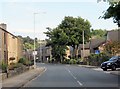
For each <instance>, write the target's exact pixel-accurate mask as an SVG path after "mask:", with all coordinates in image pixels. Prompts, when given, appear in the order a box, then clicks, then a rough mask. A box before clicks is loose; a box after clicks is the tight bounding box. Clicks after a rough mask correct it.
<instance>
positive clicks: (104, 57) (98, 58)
mask: <svg viewBox="0 0 120 89" xmlns="http://www.w3.org/2000/svg"><path fill="white" fill-rule="evenodd" d="M110 57H111V56H109V55H108V54H106V53H100V54H91V55H90V56H88V59H86V61H87V62H88V64H89V65H93V66H100V64H101V63H102V62H104V61H108V59H109V58H110Z"/></svg>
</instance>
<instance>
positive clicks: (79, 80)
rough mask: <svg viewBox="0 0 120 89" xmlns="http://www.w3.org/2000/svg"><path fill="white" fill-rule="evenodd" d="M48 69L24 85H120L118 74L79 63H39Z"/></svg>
mask: <svg viewBox="0 0 120 89" xmlns="http://www.w3.org/2000/svg"><path fill="white" fill-rule="evenodd" d="M37 65H38V66H42V67H43V66H44V67H46V68H47V70H46V71H45V72H44V73H43V74H41V75H39V76H38V77H36V78H35V79H33V80H32V81H30V82H28V83H27V84H26V85H25V86H24V87H118V76H116V75H112V74H109V73H105V72H103V71H96V70H93V69H91V68H84V67H80V66H77V65H65V64H64V65H62V64H37Z"/></svg>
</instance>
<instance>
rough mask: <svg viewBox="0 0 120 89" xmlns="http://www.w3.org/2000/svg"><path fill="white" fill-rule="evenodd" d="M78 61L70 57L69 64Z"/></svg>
mask: <svg viewBox="0 0 120 89" xmlns="http://www.w3.org/2000/svg"><path fill="white" fill-rule="evenodd" d="M76 63H77V61H76V60H75V59H70V61H69V64H76Z"/></svg>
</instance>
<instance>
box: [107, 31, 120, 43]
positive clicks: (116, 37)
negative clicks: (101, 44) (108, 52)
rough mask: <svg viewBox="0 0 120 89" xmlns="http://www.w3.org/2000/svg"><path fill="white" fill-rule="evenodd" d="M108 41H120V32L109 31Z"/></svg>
mask: <svg viewBox="0 0 120 89" xmlns="http://www.w3.org/2000/svg"><path fill="white" fill-rule="evenodd" d="M107 40H108V41H120V30H112V31H108V34H107Z"/></svg>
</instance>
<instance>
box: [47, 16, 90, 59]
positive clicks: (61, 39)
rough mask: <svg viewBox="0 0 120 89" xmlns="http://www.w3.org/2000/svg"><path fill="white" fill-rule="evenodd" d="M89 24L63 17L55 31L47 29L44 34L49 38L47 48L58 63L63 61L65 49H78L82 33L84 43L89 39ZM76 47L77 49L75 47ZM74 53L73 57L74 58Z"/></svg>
mask: <svg viewBox="0 0 120 89" xmlns="http://www.w3.org/2000/svg"><path fill="white" fill-rule="evenodd" d="M90 27H91V25H90V22H89V21H88V20H84V19H83V18H81V17H77V18H73V17H70V16H68V17H65V18H64V20H63V21H62V22H61V24H60V25H58V27H56V28H55V29H50V28H47V29H48V31H47V32H45V34H46V36H47V37H49V39H48V40H47V42H48V43H47V46H51V47H52V55H53V57H54V58H55V59H56V60H57V61H58V60H59V61H60V60H62V61H63V60H64V56H65V52H66V49H67V47H66V46H72V47H73V49H75V48H76V49H78V45H79V44H80V43H82V32H83V30H84V32H85V42H87V41H89V38H90ZM76 46H77V47H76ZM75 54H76V53H75V52H74V57H75Z"/></svg>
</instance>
